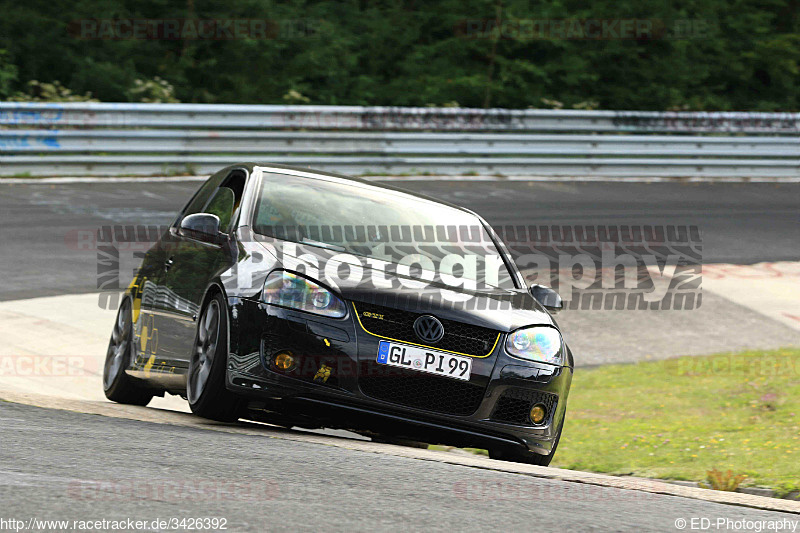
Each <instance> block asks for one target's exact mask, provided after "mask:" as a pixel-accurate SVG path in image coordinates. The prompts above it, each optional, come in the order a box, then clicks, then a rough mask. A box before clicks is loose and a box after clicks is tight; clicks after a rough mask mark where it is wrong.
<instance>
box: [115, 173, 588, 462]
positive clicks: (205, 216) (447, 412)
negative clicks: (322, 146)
mask: <svg viewBox="0 0 800 533" xmlns="http://www.w3.org/2000/svg"><path fill="white" fill-rule="evenodd" d="M561 306H562V303H561V298H560V297H559V296H558V294H557V293H556V292H555V291H554V290H552V289H550V288H549V287H546V286H543V285H538V284H535V285H532V286H529V287H528V286H526V283H525V279H524V277H523V275H522V273H521V272H520V270H519V269H518V267H517V266H516V265H515V263H514V261H513V259H512V257H511V255H510V253H509V251H508V249H507V248H506V246H505V245H504V244H503V242H501V240H500V238H499V237H498V235H497V233H496V232H495V231H494V230H493V229H492V228H491V227H490V226H489V224H487V223H486V222H485V221H484V220H483V219H482V218H481V217H480V216H478V215H477V214H475V213H473V212H471V211H469V210H467V209H464V208H461V207H458V206H455V205H450V204H447V203H444V202H441V201H438V200H435V199H432V198H428V197H425V196H422V195H418V194H412V193H410V192H407V191H403V190H401V189H398V188H395V187H390V186H386V185H378V184H375V183H371V182H367V181H364V180H360V179H356V178H351V177H347V176H342V175H337V174H331V173H327V172H320V171H312V170H309V169H302V168H292V167H284V166H280V165H270V164H263V165H261V164H254V163H247V164H239V165H234V166H230V167H227V168H225V169H223V170H221V171H219V172H217V173H216V174H214V175H212V176H211V177H210V178H209V179H208V180H207V181H206V182H205V183H204V184H203V185H202V186H201V187H200V188H199V190H198V191H197V192H196V193H195V195H194V196H193V197H192V198H191V199H190V200H189V202H188V203H187V204H186V206H185V207H184V208H183V209H182V210H181V211H180V213H179V214H178V215H177V217H176V218H175V220H174V221H173V222H172V223H171V224H170V225H169V226H168V227H165V228H163V232H160V233H159V236H158V238H157V240H155V242H154V244H153V245H152V247H151V248H150V249H149V251H148V252H147V253H146V255H145V257H144V259H143V262H142V264H141V267H140V268H139V269H138V271H137V274H136V276H135V278H134V279H133V281H132V282H131V284H130V286H129V287H128V289H127V291H126V292H125V294H124V295H123V297H122V300H121V304H120V307H119V311H118V314H117V318H116V322H115V324H114V327H113V331H112V334H111V340H110V342H109V348H108V352H107V356H106V362H105V367H104V371H103V387H104V390H105V394H106V396H107V397H108V398H109V399H110V400H113V401H115V402H119V403H124V404H135V405H146V404H147V403H148V402H149V401H150V400H151V399H152V398H153V396H163V395H164V394H165V393H170V394H176V395H181V396H182V397H184V398H185V399H186V400H187V401H188V402H189V405H190V407H191V410H192V411H193V412H194V413H196V414H197V415H199V416H202V417H205V418H209V419H214V420H221V421H235V420H237V419H239V418H246V419H250V420H258V421H264V422H268V423H272V424H276V425H281V426H285V427H306V428H319V427H328V428H340V429H347V430H351V431H355V432H359V433H361V434H363V435H367V436H370V437H372V438H375V439H384V440H390V441H392V440H394V441H397V440H411V441H415V442H424V443H441V444H448V445H453V446H462V447H477V448H484V449H487V450H489V454H490V456H491V457H493V458H497V459H504V460H510V461H519V462H527V463H533V464H538V465H547V464H549V463H550V461H551V459H552V457H553V455H554V454H555V452H556V448H557V446H558V442H559V439H560V436H561V431H562V428H563V425H564V418H565V413H566V407H567V398H568V394H569V389H570V383H571V381H572V374H573V370H574V363H573V357H572V353H571V351H570V349H569V347H568V346H567V344H566V343H565V341H564V338H563V336H562V333H561V330H560V329H559V326H558V324H557V323H556V321H555V320H554V318H553V315H554V314H555V313H556V312H557V311H558V310H559V309H560V308H561Z"/></svg>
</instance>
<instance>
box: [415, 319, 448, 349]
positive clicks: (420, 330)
mask: <svg viewBox="0 0 800 533" xmlns="http://www.w3.org/2000/svg"><path fill="white" fill-rule="evenodd" d="M414 333H416V334H417V337H419V338H420V340H423V341H425V342H429V343H431V344H435V343H437V342H439V341H440V340H442V337H444V326H442V323H441V322H439V320H438V319H437V318H436V317H435V316H431V315H422V316H421V317H419V318H417V319H416V320H415V321H414Z"/></svg>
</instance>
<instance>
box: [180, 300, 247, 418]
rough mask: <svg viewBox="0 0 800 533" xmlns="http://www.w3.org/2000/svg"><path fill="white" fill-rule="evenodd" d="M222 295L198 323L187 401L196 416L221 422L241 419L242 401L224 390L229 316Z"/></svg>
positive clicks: (208, 304) (211, 303) (188, 379)
mask: <svg viewBox="0 0 800 533" xmlns="http://www.w3.org/2000/svg"><path fill="white" fill-rule="evenodd" d="M226 309H227V307H226V305H225V301H224V300H223V298H222V295H220V294H216V295H214V296H213V297H212V298H211V299H210V300H209V301H208V303H207V304H206V306H205V309H203V313H202V314H201V316H200V320H199V321H198V323H197V334H196V336H195V343H194V348H193V349H192V356H191V359H190V361H189V374H188V376H187V381H186V397H187V399H188V400H189V407H190V408H191V409H192V412H193V413H194V414H196V415H199V416H202V417H203V418H209V419H211V420H218V421H221V422H232V421H235V420H237V419H238V418H239V414H240V412H241V407H242V402H241V400H240V399H239V398H238V397H237V396H236V395H235V394H234V393H232V392H231V391H229V390H228V389H227V388H225V367H226V365H227V364H228V313H227V311H226Z"/></svg>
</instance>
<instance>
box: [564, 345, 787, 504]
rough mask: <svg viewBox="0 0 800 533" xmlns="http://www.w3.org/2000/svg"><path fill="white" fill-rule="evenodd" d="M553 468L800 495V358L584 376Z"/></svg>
mask: <svg viewBox="0 0 800 533" xmlns="http://www.w3.org/2000/svg"><path fill="white" fill-rule="evenodd" d="M553 466H559V467H563V468H570V469H575V470H589V471H593V472H605V473H609V474H616V475H634V476H641V477H650V478H659V479H675V480H693V481H703V480H705V479H706V472H707V471H708V470H711V469H712V468H716V469H718V470H722V471H727V470H729V469H730V470H732V471H733V473H734V474H746V475H747V479H746V480H745V482H744V483H743V485H744V486H762V487H769V488H772V489H775V490H777V491H778V492H781V493H786V492H790V491H794V490H800V350H798V349H781V350H774V351H750V352H744V353H736V354H719V355H713V356H707V357H681V358H677V359H670V360H667V361H657V362H645V363H638V364H630V365H612V366H604V367H599V368H594V369H587V370H580V369H579V370H578V371H576V372H575V377H574V379H573V382H572V391H571V393H570V398H569V407H568V410H567V422H566V425H565V426H564V436H563V437H562V439H561V444H560V445H559V449H558V453H557V454H556V457H555V459H554V461H553Z"/></svg>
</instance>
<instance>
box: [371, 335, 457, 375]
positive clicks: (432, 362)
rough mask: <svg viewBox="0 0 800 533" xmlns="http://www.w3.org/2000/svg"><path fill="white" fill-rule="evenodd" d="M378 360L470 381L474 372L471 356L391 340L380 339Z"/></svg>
mask: <svg viewBox="0 0 800 533" xmlns="http://www.w3.org/2000/svg"><path fill="white" fill-rule="evenodd" d="M378 362H379V363H380V364H383V365H389V366H398V367H400V368H408V369H410V370H419V371H420V372H427V373H429V374H436V375H437V376H446V377H448V378H455V379H461V380H464V381H469V376H470V374H471V373H472V359H470V358H469V357H461V356H459V355H453V354H450V353H445V352H437V351H435V350H429V349H427V348H420V347H418V346H409V345H407V344H398V343H396V342H389V341H380V345H379V347H378Z"/></svg>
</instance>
